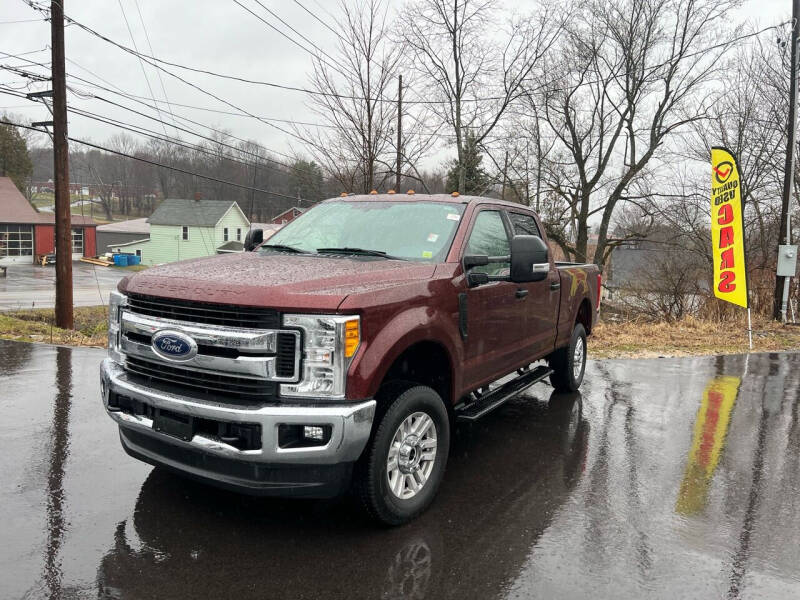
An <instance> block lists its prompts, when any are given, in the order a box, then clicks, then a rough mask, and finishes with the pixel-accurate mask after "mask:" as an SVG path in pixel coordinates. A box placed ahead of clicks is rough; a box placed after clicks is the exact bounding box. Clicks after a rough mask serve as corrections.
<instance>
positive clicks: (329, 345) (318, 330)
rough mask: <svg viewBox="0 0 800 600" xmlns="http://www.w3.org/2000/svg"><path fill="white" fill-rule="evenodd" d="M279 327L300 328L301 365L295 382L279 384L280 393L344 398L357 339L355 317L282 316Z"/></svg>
mask: <svg viewBox="0 0 800 600" xmlns="http://www.w3.org/2000/svg"><path fill="white" fill-rule="evenodd" d="M283 326H284V327H293V328H297V329H301V330H302V331H303V355H302V358H303V360H302V365H303V368H302V370H301V373H300V381H299V382H298V383H290V384H282V385H281V395H282V396H305V397H311V398H331V399H342V398H344V395H345V385H346V384H347V369H348V368H349V367H350V363H351V362H352V361H353V356H355V353H356V351H357V350H358V345H359V344H360V342H361V321H360V319H359V317H352V316H349V317H340V316H333V315H284V317H283Z"/></svg>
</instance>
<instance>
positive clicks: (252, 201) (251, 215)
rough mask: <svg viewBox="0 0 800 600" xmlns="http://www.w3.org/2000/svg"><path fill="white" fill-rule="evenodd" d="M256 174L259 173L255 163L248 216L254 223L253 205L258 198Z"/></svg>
mask: <svg viewBox="0 0 800 600" xmlns="http://www.w3.org/2000/svg"><path fill="white" fill-rule="evenodd" d="M256 173H258V163H256V162H255V161H253V189H251V190H250V214H249V215H248V217H249V219H250V222H251V223H252V222H253V203H254V201H255V198H256Z"/></svg>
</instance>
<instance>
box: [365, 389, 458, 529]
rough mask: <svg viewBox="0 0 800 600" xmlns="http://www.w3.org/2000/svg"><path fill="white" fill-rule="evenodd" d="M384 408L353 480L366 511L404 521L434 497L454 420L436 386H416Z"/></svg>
mask: <svg viewBox="0 0 800 600" xmlns="http://www.w3.org/2000/svg"><path fill="white" fill-rule="evenodd" d="M387 400H388V401H389V402H391V404H390V405H389V406H388V408H387V409H386V412H385V413H384V415H383V418H382V419H381V421H380V424H379V425H378V427H377V429H376V430H375V434H374V436H373V437H372V439H371V441H370V444H369V446H368V447H367V449H366V451H365V453H364V455H363V456H362V458H361V460H360V461H359V464H358V466H357V471H356V477H355V486H356V491H357V493H358V496H359V497H360V498H361V501H362V503H363V504H364V507H365V508H366V510H367V512H368V513H369V514H370V515H371V516H372V517H374V518H375V519H377V520H379V521H381V522H383V523H385V524H387V525H400V524H402V523H405V522H407V521H410V520H411V519H413V518H415V517H416V516H417V515H419V514H420V513H422V512H423V511H424V510H425V509H426V508H427V507H428V506H429V505H430V503H431V502H432V501H433V498H434V496H435V495H436V492H437V490H438V488H439V484H440V483H441V481H442V476H443V475H444V469H445V465H446V464H447V455H448V451H449V446H450V421H449V418H448V415H447V409H446V408H445V405H444V402H443V401H442V399H441V398H440V397H439V394H437V393H436V392H435V391H434V390H433V389H431V388H429V387H425V386H416V387H412V388H410V389H408V390H406V391H404V392H402V393H400V394H399V395H397V396H396V398H394V400H392V399H391V398H388V399H387Z"/></svg>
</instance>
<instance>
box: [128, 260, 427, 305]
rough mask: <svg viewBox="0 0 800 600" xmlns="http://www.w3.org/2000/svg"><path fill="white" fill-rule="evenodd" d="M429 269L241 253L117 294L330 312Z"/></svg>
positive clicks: (144, 276)
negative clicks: (349, 299)
mask: <svg viewBox="0 0 800 600" xmlns="http://www.w3.org/2000/svg"><path fill="white" fill-rule="evenodd" d="M434 270H435V265H429V264H421V263H412V262H404V261H399V260H385V259H381V258H377V259H376V258H367V257H328V256H319V255H313V256H303V255H294V254H267V255H261V254H259V253H257V252H244V253H240V254H228V255H223V256H215V257H210V258H199V259H195V260H187V261H182V262H178V263H172V264H168V265H163V266H160V267H153V268H151V269H147V270H146V271H142V272H140V273H137V274H136V275H134V276H132V277H129V278H126V279H123V280H122V281H121V282H120V284H119V290H120V291H121V292H123V293H135V294H144V295H148V296H160V297H163V298H176V299H182V300H192V301H195V302H215V303H220V304H236V305H241V306H258V307H270V308H277V309H297V310H320V311H323V310H328V311H333V310H336V309H337V308H338V307H339V305H340V304H341V303H342V302H343V301H344V300H345V298H347V296H348V295H350V294H371V293H374V292H378V291H381V290H385V289H388V288H392V287H397V286H401V285H405V284H407V283H410V282H412V281H419V280H425V279H430V278H431V277H432V276H433V273H434Z"/></svg>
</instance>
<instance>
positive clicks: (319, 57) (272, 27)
mask: <svg viewBox="0 0 800 600" xmlns="http://www.w3.org/2000/svg"><path fill="white" fill-rule="evenodd" d="M253 1H254V2H255V3H256V4H258V5H259V6H260V7H261V8H263V9H264V10H265V11H267V12H268V13H269V14H270V15H272V16H273V17H275V18H276V19H278V21H280V22H281V23H283V25H284V26H285V27H288V28H289V29H290V30H291V31H293V32H294V33H295V35H297V36H299V37H300V38H301V39H303V40H304V41H305V42H307V43H308V44H310V45H311V47H312V48H314V49H315V50H316V51H317V52H319V54H315V53H314V52H312V51H311V50H309V49H308V48H306V47H305V46H303V45H302V44H301V43H300V42H298V41H297V40H295V39H292V37H291V36H290V35H288V34H286V33H285V32H283V31H281V30H280V29H278V28H277V27H275V25H273V24H272V23H270V22H269V21H267V20H266V19H264V18H263V17H261V16H259V15H258V14H256V13H255V12H253V11H252V10H250V9H249V8H247V7H246V6H245V5H244V4H242V3H241V2H239V0H233V2H234V3H235V4H238V5H239V6H241V7H242V8H243V9H245V10H246V11H247V12H249V13H250V14H251V15H253V16H254V17H255V18H256V19H258V20H259V21H261V22H262V23H264V24H265V25H267V27H269V28H270V29H273V30H274V31H277V32H278V33H279V34H280V35H281V36H282V37H284V38H286V39H287V40H289V41H290V42H291V43H293V44H294V45H295V46H297V47H298V48H300V49H302V50H304V51H305V52H308V53H309V54H310V55H311V56H312V57H313V58H315V59H317V60H319V61H320V62H323V63H325V64H326V65H328V66H329V67H330V68H332V69H334V70H335V71H337V72H338V73H340V74H342V75H344V76H345V77H347V73H345V72H344V71H342V70H341V69H340V68H339V67H338V66H337V65H336V64H335V61H336V59H335V58H333V57H332V56H331V55H330V54H328V53H327V52H325V51H324V50H322V49H321V48H320V47H319V46H317V45H316V44H315V43H314V42H312V41H311V40H309V39H308V38H307V37H306V36H304V35H303V34H302V33H300V32H299V31H297V30H296V29H295V28H294V27H292V26H291V25H289V24H288V23H287V22H286V21H284V20H283V19H281V18H280V17H279V16H278V15H276V14H275V13H274V12H273V11H272V10H270V9H269V8H267V7H266V6H264V4H262V3H261V2H260V0H253ZM320 55H324V56H326V57H327V58H329V59H330V60H332V61H334V64H331V63H329V62H328V61H327V60H323V59H322V58H321V56H320Z"/></svg>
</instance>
